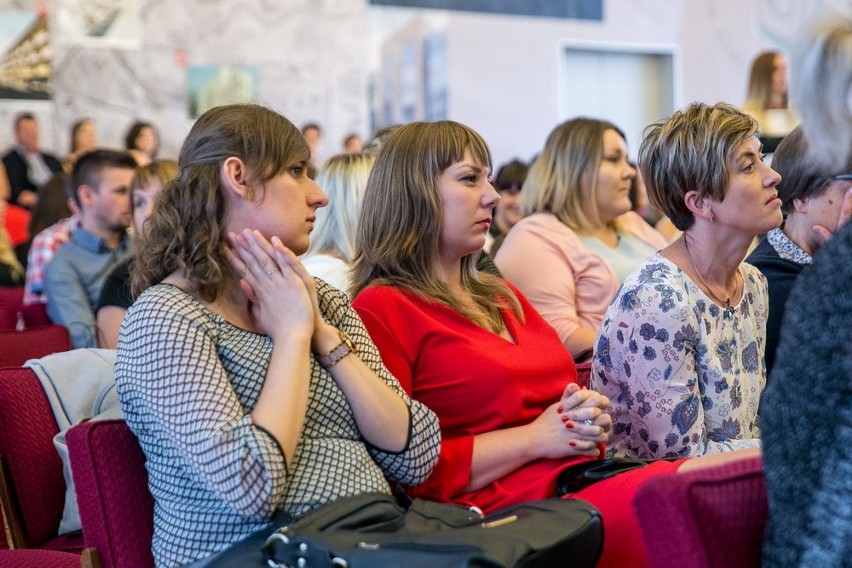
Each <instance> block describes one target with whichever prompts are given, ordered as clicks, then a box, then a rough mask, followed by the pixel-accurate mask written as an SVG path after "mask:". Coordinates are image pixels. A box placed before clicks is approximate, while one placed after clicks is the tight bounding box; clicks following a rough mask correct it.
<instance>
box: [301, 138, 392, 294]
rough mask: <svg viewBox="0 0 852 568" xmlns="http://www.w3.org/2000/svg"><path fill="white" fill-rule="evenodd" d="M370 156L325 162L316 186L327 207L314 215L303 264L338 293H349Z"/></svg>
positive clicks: (335, 157) (348, 157)
mask: <svg viewBox="0 0 852 568" xmlns="http://www.w3.org/2000/svg"><path fill="white" fill-rule="evenodd" d="M373 161H375V156H374V155H373V154H339V155H337V156H332V157H331V158H329V159H328V160H326V162H325V164H323V166H322V169H321V170H320V171H319V173H318V174H317V178H316V182H317V184H318V185H319V186H320V187H321V188H322V189H323V191H325V193H326V194H327V195H328V206H326V207H323V208H322V209H319V210H318V211H317V219H316V226H315V227H314V230H313V232H312V233H311V244H310V246H309V247H308V251H307V252H306V253H305V255H304V256H303V257H302V263H303V264H304V265H305V268H306V269H307V271H308V272H309V273H310V274H312V275H313V276H317V277H319V278H322V279H323V280H325V281H326V282H328V283H329V284H331V285H332V286H334V287H335V288H337V289H338V290H343V291H344V292H345V291H348V290H349V270H350V265H351V263H352V260H353V259H354V258H355V232H356V230H357V228H358V216H359V215H360V213H361V200H362V199H363V198H364V188H365V187H366V186H367V178H368V177H370V169H371V168H372V167H373Z"/></svg>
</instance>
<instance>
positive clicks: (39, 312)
mask: <svg viewBox="0 0 852 568" xmlns="http://www.w3.org/2000/svg"><path fill="white" fill-rule="evenodd" d="M51 323H53V322H51V321H50V317H49V316H48V315H47V306H46V305H45V304H41V303H38V304H28V305H26V306H25V305H24V289H23V288H22V287H20V288H18V287H15V288H9V287H5V286H0V330H11V329H18V328H19V327H21V326H23V327H26V328H29V327H40V326H45V325H50V324H51Z"/></svg>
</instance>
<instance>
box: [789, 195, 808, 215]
mask: <svg viewBox="0 0 852 568" xmlns="http://www.w3.org/2000/svg"><path fill="white" fill-rule="evenodd" d="M793 211H795V212H796V213H807V212H808V198H807V197H797V198H795V199H794V200H793Z"/></svg>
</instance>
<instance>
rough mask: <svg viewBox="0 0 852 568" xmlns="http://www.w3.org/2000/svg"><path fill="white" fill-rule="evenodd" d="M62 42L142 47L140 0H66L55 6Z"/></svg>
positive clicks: (58, 31) (55, 17) (57, 30)
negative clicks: (140, 42) (140, 41)
mask: <svg viewBox="0 0 852 568" xmlns="http://www.w3.org/2000/svg"><path fill="white" fill-rule="evenodd" d="M54 5H55V8H54V18H53V20H54V22H55V24H56V28H55V29H56V32H57V35H61V37H62V40H63V41H66V42H70V43H77V44H80V43H82V44H99V45H108V46H110V47H131V48H132V47H138V45H139V40H140V34H139V27H140V26H139V0H63V1H62V2H55V3H54Z"/></svg>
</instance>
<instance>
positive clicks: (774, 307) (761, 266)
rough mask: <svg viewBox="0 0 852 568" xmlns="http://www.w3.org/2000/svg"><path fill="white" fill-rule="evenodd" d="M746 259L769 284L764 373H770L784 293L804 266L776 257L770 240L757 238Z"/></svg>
mask: <svg viewBox="0 0 852 568" xmlns="http://www.w3.org/2000/svg"><path fill="white" fill-rule="evenodd" d="M746 262H747V263H749V264H751V265H753V266H755V267H756V268H757V269H758V270H760V271H761V272H762V273H763V275H764V276H766V281H767V282H768V283H769V317H768V318H767V319H766V372H767V373H769V372H770V371H772V366H773V365H774V363H775V349H776V348H777V347H778V339H779V337H780V335H781V321H782V320H783V318H784V306H785V305H786V304H787V296H789V295H790V290H792V288H793V284H794V283H795V282H796V278H797V277H798V276H799V274H801V272H802V269H804V268H805V265H804V264H799V263H798V262H793V261H792V260H787V259H785V258H781V257H780V256H778V253H777V252H776V251H775V249H774V248H772V244H771V243H770V242H769V239H763V240H762V241H760V244H759V245H757V247H756V248H755V249H754V250H753V251H752V253H751V254H750V255H749V256H748V258H746Z"/></svg>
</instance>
